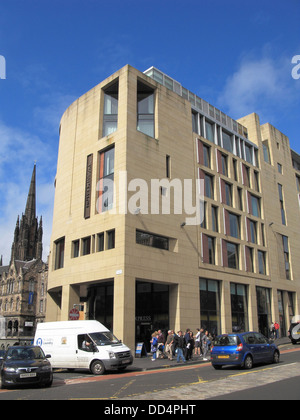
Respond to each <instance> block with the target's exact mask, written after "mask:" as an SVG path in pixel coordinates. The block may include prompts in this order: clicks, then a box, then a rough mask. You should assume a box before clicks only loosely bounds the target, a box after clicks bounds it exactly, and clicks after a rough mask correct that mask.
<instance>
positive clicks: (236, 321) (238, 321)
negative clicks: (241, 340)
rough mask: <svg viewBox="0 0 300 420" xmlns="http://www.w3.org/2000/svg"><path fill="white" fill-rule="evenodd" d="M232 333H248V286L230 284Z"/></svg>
mask: <svg viewBox="0 0 300 420" xmlns="http://www.w3.org/2000/svg"><path fill="white" fill-rule="evenodd" d="M230 295H231V318H232V331H235V332H240V331H241V332H242V331H248V329H249V322H248V301H247V286H244V285H243V284H237V283H230Z"/></svg>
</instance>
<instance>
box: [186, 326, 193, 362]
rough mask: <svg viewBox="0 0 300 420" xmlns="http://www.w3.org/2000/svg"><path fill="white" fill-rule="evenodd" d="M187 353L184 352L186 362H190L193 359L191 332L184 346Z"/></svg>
mask: <svg viewBox="0 0 300 420" xmlns="http://www.w3.org/2000/svg"><path fill="white" fill-rule="evenodd" d="M186 348H187V352H186V360H192V358H193V350H194V348H195V340H194V334H193V331H190V332H189V339H188V343H187V345H186Z"/></svg>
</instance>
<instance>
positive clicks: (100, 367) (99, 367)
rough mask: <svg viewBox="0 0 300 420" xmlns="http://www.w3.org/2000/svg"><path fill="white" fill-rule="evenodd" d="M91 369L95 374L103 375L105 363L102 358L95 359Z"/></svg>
mask: <svg viewBox="0 0 300 420" xmlns="http://www.w3.org/2000/svg"><path fill="white" fill-rule="evenodd" d="M90 369H91V372H92V374H93V375H103V373H104V372H105V367H104V364H103V363H102V362H101V361H100V360H94V362H93V363H92V364H91V367H90Z"/></svg>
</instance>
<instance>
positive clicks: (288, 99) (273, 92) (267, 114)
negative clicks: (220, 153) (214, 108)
mask: <svg viewBox="0 0 300 420" xmlns="http://www.w3.org/2000/svg"><path fill="white" fill-rule="evenodd" d="M295 95H296V92H295V89H294V86H293V79H292V77H291V68H290V58H287V57H281V58H280V59H275V58H273V57H269V56H268V57H262V58H256V59H255V58H253V57H247V58H245V59H244V60H242V62H241V63H240V66H239V68H238V70H237V71H236V72H235V73H233V74H232V75H231V76H230V77H228V79H227V81H226V84H225V87H224V89H223V91H222V92H221V94H220V95H219V98H218V106H220V108H221V109H223V110H225V112H227V113H228V114H229V115H230V116H232V117H233V118H239V117H242V116H244V115H247V114H249V113H252V112H256V113H258V114H259V115H260V116H261V119H263V120H272V119H274V117H275V116H276V114H277V113H278V112H281V113H282V112H285V111H286V110H287V109H288V107H290V106H291V104H292V103H293V101H295V97H296V96H295Z"/></svg>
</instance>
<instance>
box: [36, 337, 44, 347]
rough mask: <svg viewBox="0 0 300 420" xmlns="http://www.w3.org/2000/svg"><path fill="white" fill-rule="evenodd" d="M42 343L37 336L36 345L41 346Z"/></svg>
mask: <svg viewBox="0 0 300 420" xmlns="http://www.w3.org/2000/svg"><path fill="white" fill-rule="evenodd" d="M42 344H43V340H42V339H41V338H38V339H37V340H36V345H37V346H41V345H42Z"/></svg>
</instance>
